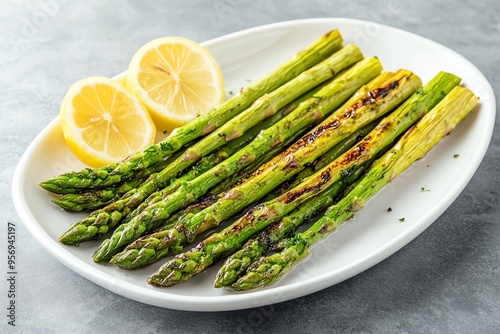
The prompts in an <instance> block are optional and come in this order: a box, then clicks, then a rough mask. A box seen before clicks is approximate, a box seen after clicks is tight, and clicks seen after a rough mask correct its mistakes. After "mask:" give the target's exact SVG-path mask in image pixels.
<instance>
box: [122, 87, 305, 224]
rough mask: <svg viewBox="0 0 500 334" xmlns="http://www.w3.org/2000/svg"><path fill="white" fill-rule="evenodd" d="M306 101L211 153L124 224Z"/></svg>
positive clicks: (247, 142) (298, 101)
mask: <svg viewBox="0 0 500 334" xmlns="http://www.w3.org/2000/svg"><path fill="white" fill-rule="evenodd" d="M304 96H309V95H308V93H306V94H304ZM303 99H305V98H304V97H300V98H298V99H297V100H295V101H292V102H291V103H290V104H288V105H287V106H286V107H285V108H283V109H282V110H280V111H279V112H277V113H276V114H274V115H273V116H271V117H269V118H267V119H265V120H264V121H262V122H261V123H259V124H257V125H255V126H254V127H253V128H251V129H250V130H248V131H247V132H245V133H244V134H243V135H242V136H241V137H239V138H236V139H235V140H232V141H230V142H229V143H227V144H226V145H224V146H222V147H220V148H218V149H217V150H216V151H214V152H212V153H210V154H209V155H207V156H205V157H203V158H202V159H201V160H200V161H198V163H197V164H196V165H194V166H193V167H192V168H190V169H189V170H188V171H187V172H185V173H184V174H183V175H180V176H179V177H178V178H176V179H174V180H172V182H171V183H170V184H169V185H168V186H167V187H165V188H163V189H161V190H158V191H156V192H154V193H153V194H151V195H150V196H149V197H147V198H146V200H144V201H143V202H142V203H141V204H140V205H139V206H138V207H137V208H135V209H134V210H133V211H132V212H131V213H129V214H128V215H127V217H126V218H125V220H124V222H125V223H127V222H129V221H130V220H132V219H133V218H134V217H135V216H137V215H139V214H140V213H141V212H142V211H143V210H144V209H146V208H147V207H149V206H150V205H152V204H154V203H157V202H160V201H161V200H163V199H165V198H166V197H167V196H168V195H170V194H172V193H174V192H175V191H176V190H177V189H179V188H180V187H182V186H186V184H187V182H189V181H191V180H194V179H195V178H197V177H198V176H200V175H201V174H203V173H205V172H206V171H208V170H210V169H211V168H213V167H214V166H216V165H217V164H219V163H221V162H222V161H224V160H226V159H227V158H228V157H230V156H232V155H233V154H234V153H236V152H237V151H239V150H240V149H242V148H243V147H245V146H246V145H248V144H249V143H250V142H252V141H253V140H254V139H255V137H257V135H258V134H259V133H260V132H261V131H262V130H265V129H267V128H268V127H270V126H272V125H274V124H275V123H276V122H278V121H279V120H280V119H282V118H283V117H284V116H285V115H286V114H287V113H288V110H289V108H295V107H296V106H298V104H299V103H300V102H301V101H302V100H303Z"/></svg>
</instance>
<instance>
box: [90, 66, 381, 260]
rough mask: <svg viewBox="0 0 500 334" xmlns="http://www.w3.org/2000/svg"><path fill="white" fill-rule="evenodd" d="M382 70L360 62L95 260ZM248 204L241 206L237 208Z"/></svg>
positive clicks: (126, 227) (124, 230) (105, 246)
mask: <svg viewBox="0 0 500 334" xmlns="http://www.w3.org/2000/svg"><path fill="white" fill-rule="evenodd" d="M380 71H381V65H380V62H379V61H378V60H377V59H376V58H368V59H365V60H363V61H361V62H359V63H358V64H356V65H355V66H353V67H352V68H351V69H349V70H348V71H346V72H345V73H343V74H342V75H340V76H339V77H338V78H337V79H335V80H333V81H332V82H331V83H330V84H328V85H326V86H325V87H324V88H323V89H321V90H320V91H319V92H318V93H316V94H315V95H314V96H313V97H311V98H310V99H308V100H306V101H305V102H303V103H302V104H300V106H299V107H298V108H297V109H295V110H294V111H292V112H291V113H290V114H289V115H288V116H286V117H285V118H283V119H282V120H281V121H279V122H278V123H276V124H275V125H273V126H272V127H270V128H268V129H266V130H264V131H262V132H261V133H260V135H259V137H258V138H256V140H254V141H253V142H252V143H250V144H249V145H248V146H246V147H245V148H243V149H242V150H240V151H238V152H237V153H236V154H234V155H233V156H231V157H230V158H229V159H227V160H225V161H223V162H222V163H220V164H218V165H217V166H215V167H214V168H213V169H211V170H209V171H207V172H206V173H204V174H203V175H201V176H199V177H198V178H196V179H194V180H192V181H190V182H188V183H187V184H186V186H185V187H182V188H180V189H178V190H177V191H176V192H175V193H173V194H171V195H169V196H167V198H165V199H164V200H162V201H160V202H158V203H155V204H154V205H152V206H151V207H150V208H149V209H148V210H147V211H143V212H142V213H141V214H140V215H139V216H136V217H135V218H133V219H132V220H131V221H130V222H128V223H126V224H122V225H120V226H119V227H118V228H117V229H116V230H115V232H114V233H113V235H112V236H111V238H110V239H107V240H105V241H104V242H103V243H102V244H101V246H99V249H98V250H97V251H96V253H95V254H94V261H97V262H100V261H105V260H109V259H110V258H111V257H112V256H113V255H115V254H117V253H118V252H119V251H121V250H122V249H123V248H124V247H125V246H126V245H127V244H128V243H130V242H131V241H134V240H136V239H137V238H139V237H140V236H141V235H143V234H144V233H145V232H147V231H150V230H152V229H153V228H155V227H156V226H157V225H159V224H161V222H162V221H164V220H165V219H167V218H168V217H169V215H170V214H172V213H174V212H175V211H177V210H178V209H180V208H182V207H184V206H186V205H188V204H189V203H192V202H193V201H194V200H196V199H197V198H198V197H200V196H202V195H203V194H205V193H206V191H207V190H208V189H210V188H211V187H213V186H214V185H216V184H218V183H219V182H220V181H222V180H224V179H225V178H227V177H229V176H231V175H232V174H234V173H236V172H237V171H239V170H241V169H242V168H244V167H246V166H248V165H249V164H251V163H252V162H253V161H255V160H256V159H257V158H258V157H259V156H261V155H262V154H265V153H266V152H268V151H270V150H272V149H273V148H274V147H275V146H277V145H278V144H280V143H283V142H284V141H287V140H288V139H289V138H291V137H293V136H294V135H295V134H296V133H297V132H298V131H301V129H303V128H305V127H307V126H308V125H309V124H310V123H312V122H315V121H316V120H318V119H321V118H323V116H325V114H328V113H329V112H331V111H332V110H333V109H334V108H336V107H337V106H339V105H341V104H342V103H343V102H344V101H345V100H347V99H348V98H349V96H350V95H352V94H353V93H354V91H356V89H358V88H359V87H360V86H361V85H363V84H364V83H366V82H368V81H370V80H371V79H373V78H374V77H375V76H377V75H378V74H379V73H380ZM248 204H249V203H248ZM248 204H247V205H248ZM245 206H246V205H244V206H240V207H239V209H238V210H236V211H235V212H237V211H239V210H241V209H243V207H245Z"/></svg>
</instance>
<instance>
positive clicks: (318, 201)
mask: <svg viewBox="0 0 500 334" xmlns="http://www.w3.org/2000/svg"><path fill="white" fill-rule="evenodd" d="M368 164H369V162H367V163H365V164H364V165H362V166H360V167H359V168H358V169H356V170H355V171H354V172H353V173H352V175H350V176H349V177H348V178H346V179H341V180H339V181H337V182H336V183H334V184H333V185H332V186H331V187H330V188H329V189H327V190H326V191H325V192H323V193H322V194H321V196H316V197H313V198H311V199H309V200H308V201H307V202H306V203H304V204H302V205H301V206H299V207H298V208H296V209H295V210H294V211H292V212H291V213H290V214H289V215H287V216H285V217H284V218H283V219H281V220H280V221H277V222H275V223H273V224H271V225H270V226H269V227H267V228H266V229H265V230H264V231H262V232H261V233H260V234H259V235H258V236H257V237H256V238H253V239H250V240H248V241H247V242H246V243H245V244H244V245H243V247H242V248H241V249H240V250H238V251H237V252H236V253H234V254H232V255H231V256H230V257H229V258H228V259H227V260H226V261H225V262H224V265H223V266H222V268H221V269H220V270H219V271H218V273H217V276H216V278H215V281H214V286H215V287H216V288H221V287H225V286H230V285H231V284H233V283H234V282H235V281H236V280H237V279H238V278H239V277H240V276H241V275H242V274H243V273H244V272H245V271H246V269H247V268H248V267H249V266H250V264H252V263H253V262H254V261H255V260H257V259H258V258H260V257H261V256H262V255H264V254H265V253H266V252H267V251H269V249H271V248H273V247H274V246H275V245H276V244H277V243H278V242H279V241H280V240H282V239H284V238H286V237H289V236H290V235H291V234H292V233H293V232H295V230H296V229H297V228H298V227H299V226H300V225H302V223H304V222H305V221H307V220H310V219H312V218H314V217H315V216H316V215H317V214H319V213H320V212H321V211H322V210H324V209H325V208H326V207H328V206H330V205H331V204H332V203H333V202H334V200H335V198H336V197H337V196H338V195H339V194H340V193H342V191H343V189H344V188H345V187H346V186H348V185H349V184H351V183H352V182H354V181H355V180H356V179H358V178H359V177H360V175H361V174H362V173H363V171H364V170H365V166H366V165H368Z"/></svg>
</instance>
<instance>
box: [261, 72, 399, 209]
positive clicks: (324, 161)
mask: <svg viewBox="0 0 500 334" xmlns="http://www.w3.org/2000/svg"><path fill="white" fill-rule="evenodd" d="M393 75H394V73H392V72H384V73H382V74H380V75H379V76H378V77H376V78H375V79H373V80H372V81H371V82H370V83H369V84H367V85H364V86H362V87H361V88H360V89H358V91H356V93H355V94H354V95H353V96H352V97H351V98H350V99H349V100H348V101H347V102H346V103H344V105H342V107H340V109H345V108H348V107H349V106H350V105H351V104H352V103H354V102H355V101H357V100H358V99H359V98H361V97H362V96H363V95H365V94H366V93H368V92H369V91H370V90H372V89H374V88H376V87H377V86H379V85H380V84H382V83H383V82H384V81H387V80H388V79H389V78H390V77H391V76H393ZM377 123H378V121H373V122H371V123H370V124H368V125H366V126H364V127H362V128H360V129H358V130H356V131H355V132H353V133H352V134H351V135H350V136H349V137H347V138H346V139H344V140H342V141H341V142H340V143H339V144H337V145H335V146H334V147H333V148H332V149H330V150H329V151H328V152H326V153H325V154H323V155H322V156H320V157H319V158H317V159H316V160H314V161H313V162H312V163H311V164H310V165H308V166H307V167H306V168H304V169H303V170H302V171H301V172H300V173H298V174H296V175H294V176H293V177H292V178H290V179H288V180H286V181H285V182H283V183H282V184H281V185H280V186H279V187H278V188H277V189H275V190H273V191H272V192H271V193H269V194H267V195H266V196H265V197H264V198H263V200H264V201H269V200H271V199H273V198H275V197H278V196H279V195H282V194H283V193H285V192H287V191H288V190H290V189H293V188H294V187H295V186H297V185H298V184H300V183H302V182H303V181H305V179H306V178H307V177H309V176H311V175H313V174H314V173H316V172H317V171H318V170H320V169H321V168H323V167H325V166H326V165H328V164H329V163H331V162H332V161H333V160H335V159H337V157H338V156H340V155H341V154H342V153H344V152H345V151H347V150H348V149H350V148H351V147H352V146H354V145H355V144H356V143H357V142H358V141H359V140H361V139H362V138H363V137H364V136H366V135H367V134H368V133H369V132H370V131H372V130H373V128H374V127H375V126H376V125H377Z"/></svg>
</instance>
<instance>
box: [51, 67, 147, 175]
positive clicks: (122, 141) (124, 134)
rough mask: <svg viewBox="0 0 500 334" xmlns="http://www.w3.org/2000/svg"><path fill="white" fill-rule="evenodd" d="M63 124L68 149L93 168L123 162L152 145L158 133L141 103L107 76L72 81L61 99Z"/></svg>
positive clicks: (61, 119) (61, 121) (61, 120)
mask: <svg viewBox="0 0 500 334" xmlns="http://www.w3.org/2000/svg"><path fill="white" fill-rule="evenodd" d="M60 123H61V127H62V130H63V134H64V139H65V140H66V143H67V144H68V146H69V148H70V149H71V150H72V151H73V153H74V154H75V155H76V156H77V157H78V158H79V159H80V160H81V161H82V162H84V163H85V164H87V165H89V166H92V167H100V166H104V165H107V164H110V163H113V162H118V161H121V160H123V159H125V158H126V157H128V156H129V155H131V154H132V153H135V152H138V151H140V150H143V149H144V148H146V147H147V146H149V145H151V144H153V143H154V139H155V135H156V129H155V125H154V123H153V121H152V120H151V117H150V116H149V114H148V112H147V111H146V109H145V108H144V106H143V105H142V104H141V102H140V101H139V100H137V98H135V97H134V96H133V95H132V94H131V93H130V92H128V91H127V90H126V89H125V88H124V87H122V86H121V85H120V84H119V83H117V82H116V81H113V80H111V79H109V78H106V77H90V78H86V79H83V80H80V81H78V82H76V83H75V84H73V85H72V86H71V87H70V89H69V90H68V92H67V93H66V95H65V97H64V99H63V101H62V104H61V111H60Z"/></svg>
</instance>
